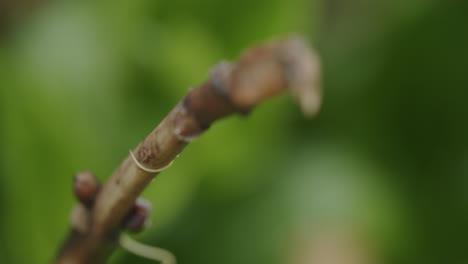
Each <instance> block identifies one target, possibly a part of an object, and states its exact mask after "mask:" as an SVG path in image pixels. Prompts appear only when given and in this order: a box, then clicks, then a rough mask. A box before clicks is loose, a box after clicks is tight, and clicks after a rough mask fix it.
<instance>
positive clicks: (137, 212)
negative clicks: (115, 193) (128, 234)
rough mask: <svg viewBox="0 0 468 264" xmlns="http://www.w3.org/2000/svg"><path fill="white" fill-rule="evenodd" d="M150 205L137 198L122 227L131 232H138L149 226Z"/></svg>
mask: <svg viewBox="0 0 468 264" xmlns="http://www.w3.org/2000/svg"><path fill="white" fill-rule="evenodd" d="M150 215H151V203H150V202H149V201H147V200H145V199H142V198H138V199H137V200H136V202H135V205H134V206H133V208H132V210H131V211H130V213H129V214H128V215H127V218H126V219H125V221H124V227H125V228H126V229H128V230H129V231H132V232H140V231H142V230H143V229H144V228H145V227H147V226H148V225H149V222H150V221H149V220H150Z"/></svg>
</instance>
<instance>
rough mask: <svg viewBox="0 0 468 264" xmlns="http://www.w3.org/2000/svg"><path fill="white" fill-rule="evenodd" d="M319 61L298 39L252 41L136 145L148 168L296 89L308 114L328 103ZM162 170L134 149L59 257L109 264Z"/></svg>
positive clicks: (78, 212)
mask: <svg viewBox="0 0 468 264" xmlns="http://www.w3.org/2000/svg"><path fill="white" fill-rule="evenodd" d="M320 76H321V73H320V61H319V58H318V56H317V55H316V54H315V53H314V52H312V51H311V50H310V49H309V48H308V47H307V44H306V43H305V42H304V41H303V40H302V39H301V38H299V37H295V36H294V37H290V38H286V39H282V40H277V41H273V42H270V43H267V44H264V45H261V46H257V47H253V48H251V49H250V50H248V51H247V52H246V53H244V54H243V55H242V56H241V58H240V59H239V61H238V62H236V63H228V62H222V63H220V64H218V65H217V66H215V67H214V69H213V70H212V71H211V75H210V78H209V79H208V80H207V81H206V82H205V83H203V84H202V85H200V86H199V87H197V88H194V89H191V90H190V91H189V92H188V94H187V95H186V96H185V98H184V99H183V100H182V101H181V102H179V104H177V105H176V106H175V108H174V109H173V110H172V111H171V112H170V113H169V114H168V115H167V117H166V118H165V119H164V120H163V121H162V122H161V123H160V124H159V125H158V126H157V127H156V128H155V129H154V130H153V131H152V132H151V133H150V134H149V135H148V136H147V137H146V138H145V139H144V140H143V141H142V142H141V143H140V144H139V145H138V146H137V147H136V148H135V149H134V151H133V153H134V155H135V158H136V159H137V160H138V161H139V162H140V164H141V165H142V166H144V167H145V168H149V169H157V168H163V167H165V166H167V165H168V164H170V162H172V160H173V159H174V158H175V157H176V156H177V155H178V154H179V153H180V152H181V151H182V150H183V149H184V148H185V146H187V144H189V143H190V142H191V141H193V140H195V139H196V138H198V137H199V136H200V135H201V134H202V133H203V132H204V131H206V130H207V129H208V128H209V127H210V126H211V124H212V123H213V122H214V121H216V120H218V119H221V118H223V117H225V116H228V115H231V114H233V113H240V114H247V113H249V112H250V111H251V110H252V109H253V108H254V107H255V106H256V105H258V104H259V103H261V102H262V101H264V100H265V99H268V98H270V97H272V96H274V95H276V94H279V93H281V92H283V91H285V90H287V89H288V90H289V91H290V92H291V94H292V96H293V97H294V98H295V99H296V100H297V101H298V102H299V103H300V105H301V108H302V110H303V112H304V113H305V114H306V115H308V116H313V115H314V114H316V113H317V112H318V110H319V108H320V104H321V89H320ZM156 175H157V173H150V172H148V171H146V170H143V169H141V168H140V167H138V166H137V165H136V163H135V162H134V160H133V158H132V157H131V156H130V155H129V156H128V157H127V158H126V159H125V160H124V161H123V163H122V164H121V165H120V166H119V167H118V168H117V169H116V170H115V172H114V173H113V175H112V176H111V178H110V179H109V180H108V181H107V183H105V184H104V185H103V186H102V187H101V189H100V191H99V193H98V195H97V196H96V197H95V199H94V200H93V204H92V206H90V207H87V206H82V205H79V206H77V207H75V209H74V211H73V213H72V230H71V231H70V234H69V236H68V238H67V240H66V241H65V243H64V244H63V245H62V248H61V250H60V251H59V254H58V256H57V258H56V263H61V264H64V263H67V264H71V263H103V262H105V260H106V259H107V258H108V256H109V255H110V254H111V253H112V251H113V250H114V249H115V248H116V247H117V246H118V237H119V235H120V233H121V231H122V223H123V220H124V218H125V217H126V215H127V214H128V213H129V211H130V210H131V208H132V206H133V205H134V204H135V200H136V199H137V197H138V196H139V194H140V193H141V192H142V191H143V189H144V188H145V187H146V186H147V185H148V184H149V183H150V182H151V181H152V180H153V178H154V177H155V176H156Z"/></svg>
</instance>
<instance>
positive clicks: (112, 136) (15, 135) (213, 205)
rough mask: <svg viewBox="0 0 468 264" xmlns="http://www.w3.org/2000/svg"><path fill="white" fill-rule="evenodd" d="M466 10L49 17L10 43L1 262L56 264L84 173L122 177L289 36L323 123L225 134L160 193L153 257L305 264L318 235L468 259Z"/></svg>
mask: <svg viewBox="0 0 468 264" xmlns="http://www.w3.org/2000/svg"><path fill="white" fill-rule="evenodd" d="M466 7H467V4H466V1H465V2H463V1H456V0H454V1H442V0H440V1H436V0H414V1H406V0H395V1H387V2H382V1H371V0H354V1H351V0H348V1H346V0H330V1H306V0H289V1H280V0H270V1H266V0H258V1H244V0H239V1H215V0H200V1H182V0H172V1H152V0H133V1H129V0H117V1H109V0H101V1H86V0H80V1H71V0H68V1H67V0H58V1H45V2H44V3H42V6H40V7H39V8H38V9H37V10H36V11H35V12H34V13H33V14H31V15H30V16H27V17H24V18H23V19H22V20H21V22H20V23H17V24H15V25H14V27H13V29H12V33H11V34H9V35H8V36H6V37H3V38H2V39H1V41H2V43H1V46H0V144H1V145H0V146H1V151H0V205H1V207H2V208H3V212H2V214H1V217H0V237H1V238H2V239H1V240H0V255H1V256H2V263H47V262H50V260H51V259H52V258H53V256H54V254H55V252H56V250H57V248H58V246H59V245H60V242H61V241H62V239H64V237H65V234H66V232H67V230H68V224H69V222H68V217H69V216H68V215H69V212H70V209H71V207H72V205H73V204H74V198H73V197H72V193H71V184H72V175H73V173H74V172H76V171H80V170H92V171H94V172H95V173H96V174H97V175H98V177H99V178H100V179H102V180H105V179H106V178H107V177H108V176H109V175H110V174H111V172H112V170H113V169H114V168H115V167H116V166H117V165H118V164H119V163H120V161H121V160H122V159H123V158H124V157H125V156H126V155H127V154H128V149H130V148H132V147H134V146H135V145H136V144H137V143H138V142H139V141H140V140H141V139H143V137H144V136H145V135H146V134H147V133H148V132H149V131H150V130H151V129H152V128H153V127H154V126H155V125H156V124H157V123H158V122H159V121H160V120H161V119H162V118H163V117H164V116H165V115H166V114H167V113H168V112H169V110H170V109H171V107H172V106H173V105H175V104H176V102H177V101H178V100H180V99H181V98H182V96H183V95H184V94H185V93H186V92H187V90H188V88H189V87H191V86H195V85H198V84H199V83H201V82H202V81H203V80H204V79H206V77H207V73H208V71H209V69H210V67H212V65H214V64H215V63H217V62H219V61H221V60H223V59H228V60H232V59H235V58H236V57H237V56H238V55H239V54H240V52H241V51H242V50H243V49H245V48H246V47H248V46H250V45H252V44H254V43H257V42H260V41H264V40H268V39H271V38H272V37H276V36H282V35H285V34H288V33H290V32H298V33H300V34H302V35H305V36H306V37H307V38H308V39H310V40H312V43H314V45H315V46H316V47H317V48H318V50H319V52H320V53H321V55H322V58H323V62H324V90H325V102H324V108H323V110H322V113H321V115H320V116H319V117H318V118H317V119H316V120H313V121H310V120H306V119H304V118H303V117H302V116H301V114H300V112H299V110H298V107H297V106H294V105H293V103H292V102H291V100H290V98H288V97H287V96H282V97H280V98H276V99H273V100H272V101H270V102H268V103H266V104H265V105H262V106H259V107H258V109H256V110H255V111H254V112H253V113H252V114H251V116H250V117H249V118H248V119H245V118H241V117H237V116H236V117H230V118H228V120H223V121H221V122H219V123H218V124H216V125H214V126H213V127H212V129H211V130H209V131H208V132H207V133H206V134H205V135H204V136H203V137H202V138H200V139H199V140H198V141H196V142H194V143H193V144H192V145H190V146H189V147H188V148H187V149H186V151H184V153H183V154H182V155H181V156H180V158H179V159H177V160H176V162H175V164H174V166H172V167H171V169H170V170H168V171H167V172H165V173H164V174H162V175H161V176H159V177H158V178H157V179H156V180H155V181H154V183H153V184H152V185H151V186H150V187H149V188H148V189H147V190H146V191H145V193H144V197H146V198H148V199H150V200H151V201H152V202H153V205H154V211H153V212H154V215H153V216H152V220H153V221H152V222H153V225H152V227H151V228H150V229H149V230H147V231H145V232H143V233H142V234H141V235H138V238H139V240H142V241H145V242H147V243H150V244H155V245H160V246H161V247H165V248H168V249H171V250H172V251H173V252H174V253H175V254H176V255H177V256H178V258H179V261H180V263H194V264H195V263H205V264H206V263H226V264H229V263H246V264H249V263H304V262H297V261H292V260H291V259H294V255H296V254H297V252H296V251H297V249H298V248H301V247H306V248H309V246H310V245H309V244H308V242H301V241H302V240H301V238H300V237H301V236H304V235H305V234H306V235H307V236H310V237H312V238H317V239H320V237H321V235H323V234H325V236H327V234H329V233H327V232H329V230H334V231H331V232H330V234H331V233H333V232H335V231H336V230H344V233H349V234H351V235H350V236H352V237H353V238H354V239H356V240H362V241H363V242H362V244H363V245H370V246H368V247H367V246H362V247H361V249H363V248H364V249H363V250H364V251H365V252H367V253H365V254H369V255H372V256H374V257H373V258H374V259H376V260H375V261H374V263H454V262H456V263H465V262H467V261H468V256H467V255H466V246H465V245H464V241H465V237H466V236H467V235H468V229H467V228H466V227H465V226H466V225H465V223H466V221H467V220H468V196H467V191H466V190H467V188H468V166H467V162H468V137H467V136H466V135H468V123H467V121H466V119H467V117H468V107H467V106H466V105H467V103H466V99H467V98H468V97H467V96H468V90H467V87H468V74H467V72H466V71H467V69H468V51H467V49H466V47H467V45H468V34H466V29H467V28H468V16H466V12H465V10H466ZM306 241H307V239H306ZM358 244H359V243H358ZM358 244H357V245H358ZM359 245H360V244H359ZM314 250H315V249H314V246H310V251H311V252H315V251H314ZM111 263H151V262H150V261H148V260H144V259H141V258H139V257H136V256H133V255H130V254H128V253H126V252H124V251H118V253H117V254H115V255H114V256H113V258H112V261H111ZM314 263H318V264H320V262H319V261H316V262H314ZM323 263H325V262H323ZM350 263H354V262H352V261H351V260H349V261H348V262H343V263H342V264H350ZM361 264H363V263H361Z"/></svg>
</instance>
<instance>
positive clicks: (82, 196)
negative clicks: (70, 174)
mask: <svg viewBox="0 0 468 264" xmlns="http://www.w3.org/2000/svg"><path fill="white" fill-rule="evenodd" d="M99 188H100V184H99V181H98V180H97V179H96V177H95V176H94V174H93V173H91V172H79V173H77V174H76V175H75V183H74V185H73V190H74V192H75V195H76V197H77V198H78V200H79V201H80V202H81V203H82V204H83V205H85V206H86V207H91V205H92V204H93V202H94V199H95V197H96V195H97V193H98V191H99Z"/></svg>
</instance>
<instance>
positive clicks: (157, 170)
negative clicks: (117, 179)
mask: <svg viewBox="0 0 468 264" xmlns="http://www.w3.org/2000/svg"><path fill="white" fill-rule="evenodd" d="M130 156H132V159H133V161H134V162H135V164H136V165H137V166H138V168H140V169H142V170H144V171H146V172H149V173H158V172H161V171H164V170H166V169H168V168H169V167H171V165H172V163H173V162H174V161H171V162H170V163H169V164H167V165H166V166H164V167H162V168H157V169H150V168H146V167H145V166H143V165H142V164H141V163H140V162H139V161H138V160H137V159H136V157H135V155H133V152H132V150H130Z"/></svg>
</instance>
